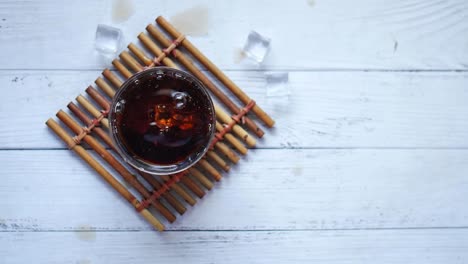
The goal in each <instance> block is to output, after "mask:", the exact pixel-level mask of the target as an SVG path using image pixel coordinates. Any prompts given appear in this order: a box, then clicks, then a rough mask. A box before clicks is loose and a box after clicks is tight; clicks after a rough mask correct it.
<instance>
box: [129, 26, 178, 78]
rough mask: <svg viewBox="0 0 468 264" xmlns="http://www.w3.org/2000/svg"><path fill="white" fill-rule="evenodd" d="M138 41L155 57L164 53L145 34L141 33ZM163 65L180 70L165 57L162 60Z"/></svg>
mask: <svg viewBox="0 0 468 264" xmlns="http://www.w3.org/2000/svg"><path fill="white" fill-rule="evenodd" d="M138 39H139V40H140V41H141V42H142V43H143V45H145V47H146V48H147V49H148V50H149V51H150V52H151V53H153V54H154V55H156V56H160V55H161V54H162V53H163V52H162V50H161V49H160V48H159V47H158V46H156V44H155V43H154V42H153V41H152V40H151V39H150V38H149V37H148V36H147V35H145V34H144V33H140V34H139V35H138ZM162 63H163V64H164V65H166V66H168V67H172V68H176V69H177V68H178V67H177V65H176V64H175V63H174V62H173V61H172V60H171V59H170V58H167V57H165V58H164V59H163V60H162Z"/></svg>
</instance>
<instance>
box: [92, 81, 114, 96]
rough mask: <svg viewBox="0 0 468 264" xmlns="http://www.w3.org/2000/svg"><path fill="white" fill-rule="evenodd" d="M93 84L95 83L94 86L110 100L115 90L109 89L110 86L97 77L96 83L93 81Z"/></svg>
mask: <svg viewBox="0 0 468 264" xmlns="http://www.w3.org/2000/svg"><path fill="white" fill-rule="evenodd" d="M94 83H96V85H97V86H98V87H99V88H100V89H101V90H102V91H103V92H105V93H106V94H107V96H109V97H110V98H112V97H114V95H115V90H114V89H112V87H110V85H109V84H108V83H107V82H106V81H104V79H102V78H101V77H98V78H97V79H96V81H94Z"/></svg>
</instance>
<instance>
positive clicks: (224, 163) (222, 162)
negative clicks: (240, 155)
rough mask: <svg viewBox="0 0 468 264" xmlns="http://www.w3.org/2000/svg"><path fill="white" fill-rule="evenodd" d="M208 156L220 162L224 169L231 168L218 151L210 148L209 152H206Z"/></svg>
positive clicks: (219, 164) (217, 162)
mask: <svg viewBox="0 0 468 264" xmlns="http://www.w3.org/2000/svg"><path fill="white" fill-rule="evenodd" d="M206 156H207V157H209V158H210V159H211V160H213V161H214V162H215V163H216V164H218V166H219V167H220V168H221V169H223V170H224V171H226V172H228V171H229V170H230V169H231V167H230V166H229V165H228V164H227V163H226V161H224V160H223V159H222V158H221V157H220V156H218V154H216V152H214V151H212V150H208V152H206Z"/></svg>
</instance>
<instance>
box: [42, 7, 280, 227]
mask: <svg viewBox="0 0 468 264" xmlns="http://www.w3.org/2000/svg"><path fill="white" fill-rule="evenodd" d="M156 24H157V25H158V26H159V27H160V28H158V27H156V26H155V25H153V24H150V25H148V26H147V27H146V31H147V33H140V34H139V35H138V39H139V40H140V42H141V43H142V44H143V46H144V47H145V49H146V50H145V51H143V50H142V49H140V48H138V46H137V45H135V44H133V43H130V44H129V45H128V51H123V52H122V53H120V54H119V58H118V59H115V60H113V61H112V64H113V65H114V67H115V68H116V69H117V71H118V73H114V72H112V71H110V70H109V69H105V70H104V71H103V72H102V76H103V77H98V78H97V79H96V81H95V84H96V85H95V87H96V88H98V89H99V90H100V91H98V90H97V89H96V88H95V87H93V86H89V87H88V88H87V89H86V90H85V91H86V93H87V94H88V97H85V96H83V95H78V97H77V98H76V101H77V104H75V103H73V102H70V103H69V104H68V105H67V107H68V109H69V110H70V112H71V113H72V114H73V115H74V116H75V118H76V119H78V120H79V121H77V120H76V119H75V118H73V117H72V116H70V115H69V114H67V113H66V112H65V111H63V110H59V111H58V112H57V117H58V119H59V120H60V121H61V122H62V123H63V124H64V125H65V126H66V127H68V128H69V130H71V131H72V134H70V133H69V132H67V131H66V130H65V129H64V128H63V127H62V126H61V125H60V124H59V123H58V122H57V121H55V120H54V119H52V118H50V119H49V120H47V122H46V124H47V126H48V127H49V128H51V129H52V131H54V132H55V133H56V134H57V135H58V136H59V137H60V138H61V139H62V140H63V141H64V142H65V143H66V144H67V146H68V147H69V148H70V149H71V150H73V151H74V152H75V153H76V154H78V156H79V157H80V158H82V159H83V160H84V161H85V162H86V163H88V164H89V165H90V166H91V167H92V168H93V169H94V170H95V171H96V172H97V173H98V174H99V175H100V176H101V177H102V178H103V179H104V180H105V181H106V182H107V183H109V184H110V185H111V186H112V187H113V188H114V189H115V190H116V191H117V192H118V193H119V194H120V195H121V196H122V197H123V198H125V199H126V200H127V201H128V202H129V203H130V204H132V205H133V206H134V207H135V209H136V211H137V212H138V213H139V214H140V215H141V216H143V217H144V218H145V219H146V220H147V221H148V222H149V223H151V225H153V226H154V227H155V228H156V229H157V230H160V231H162V230H164V228H165V227H164V225H163V223H162V222H161V220H160V219H158V217H161V216H162V217H164V218H165V219H166V220H167V221H169V222H171V223H172V222H174V221H175V220H176V215H175V214H179V215H182V214H183V213H184V212H185V211H186V210H187V207H186V206H187V205H186V204H188V205H190V206H193V205H195V204H196V202H197V198H196V197H198V198H202V197H203V196H204V195H205V192H206V191H208V190H211V189H212V188H213V183H214V182H215V181H219V180H220V179H221V178H222V171H224V172H226V173H227V172H228V171H229V170H230V168H231V166H232V165H234V164H237V163H238V161H239V154H240V155H246V154H247V151H248V148H252V147H254V146H255V144H256V139H255V137H254V136H252V135H251V133H252V134H254V135H255V136H256V137H262V136H263V135H264V131H263V130H262V129H261V128H260V127H259V126H258V125H257V124H256V122H255V121H254V120H252V119H250V117H249V116H248V114H249V113H253V114H255V115H256V117H257V118H258V119H259V120H261V121H262V122H263V123H264V124H265V125H266V126H267V127H272V126H273V125H274V121H273V119H271V118H270V116H268V114H266V113H265V112H264V111H263V110H262V109H261V108H260V107H259V106H258V105H257V104H256V103H255V101H254V100H252V99H251V98H250V97H249V96H248V95H247V94H245V93H244V92H243V91H242V90H241V89H240V88H239V87H238V86H237V85H236V84H235V83H234V82H232V81H231V80H230V79H229V78H228V77H227V76H226V75H225V74H224V73H223V72H222V71H221V70H220V69H219V68H218V67H216V66H215V65H214V64H213V63H212V62H211V61H210V60H209V59H208V58H207V57H205V56H204V55H203V54H202V53H201V52H200V50H198V49H197V48H196V47H195V46H194V45H193V44H192V43H191V42H190V41H189V40H188V39H187V38H186V37H185V36H184V35H183V34H181V33H179V32H178V31H177V30H176V29H175V28H174V27H173V26H172V25H171V24H170V23H169V22H168V21H167V20H166V19H164V18H163V17H161V16H160V17H158V18H157V19H156ZM161 29H162V30H164V31H166V33H168V35H169V36H170V37H171V38H173V40H170V39H169V38H168V37H167V36H166V34H164V33H163V31H162V30H161ZM160 47H163V48H160ZM181 48H183V49H185V51H184V52H182V51H181ZM186 53H188V54H190V55H191V56H188V55H186ZM147 54H151V55H147ZM192 58H193V59H192ZM192 60H193V61H198V62H199V63H201V64H202V65H203V66H204V67H206V69H208V71H209V74H210V75H211V76H212V77H213V78H214V79H216V80H218V81H219V82H220V83H221V84H222V85H223V86H224V87H225V88H227V89H228V90H229V91H230V92H231V93H230V94H229V95H228V94H225V93H224V92H222V91H221V90H220V89H219V88H218V86H217V85H216V84H215V83H213V82H212V81H211V80H210V78H208V76H207V75H205V74H204V73H202V72H201V70H200V69H199V68H198V67H197V66H196V65H195V64H193V61H192ZM159 65H164V66H168V67H174V68H179V67H180V66H182V68H183V69H184V70H186V71H188V72H190V73H192V74H193V75H194V76H195V77H197V78H198V79H199V80H200V81H201V82H203V84H204V85H205V86H206V87H207V88H208V90H209V91H210V92H211V95H212V96H214V97H216V98H217V99H218V100H219V101H220V102H221V103H222V104H223V106H224V107H221V106H218V105H215V112H216V118H217V121H216V130H217V133H216V136H215V138H214V140H213V142H212V143H211V146H210V150H209V151H208V152H207V154H206V155H205V157H204V158H203V159H201V160H200V161H199V162H198V163H197V164H195V166H193V167H191V168H189V169H187V170H185V171H183V172H181V173H177V174H174V175H167V176H152V175H149V174H146V173H143V172H139V171H136V170H135V171H133V170H132V171H130V170H129V169H127V168H128V166H124V164H125V162H124V161H123V159H121V157H120V156H119V155H118V153H117V151H115V147H114V145H113V143H112V141H111V139H110V137H109V132H108V129H109V121H108V119H107V114H108V112H109V108H110V102H111V99H112V97H113V96H114V94H115V91H116V90H117V89H119V88H120V86H121V85H122V83H123V82H124V81H125V80H126V79H128V78H130V77H131V76H132V75H133V74H134V73H137V72H139V71H142V70H144V69H146V68H148V67H154V66H159ZM232 95H234V96H235V97H237V99H238V100H239V101H240V102H242V104H244V105H243V106H239V105H238V104H237V103H235V102H234V101H233V100H232V99H231V97H232ZM88 98H90V99H91V100H92V101H94V103H92V102H91V101H90V100H89V99H88ZM96 105H98V106H99V108H100V109H98V108H97V107H96ZM224 108H226V109H227V110H224ZM230 113H231V114H230ZM247 130H248V131H247ZM97 138H98V139H100V141H99V140H98V139H97ZM83 142H85V143H86V144H87V145H88V146H89V147H90V148H91V149H93V150H94V151H95V152H96V153H97V154H98V155H99V157H100V158H99V160H98V159H95V158H94V157H93V156H92V155H91V154H90V153H89V152H88V150H86V149H85V148H84V147H83V145H82V143H83ZM109 148H110V149H111V150H112V151H110V150H109ZM104 163H107V164H109V165H110V166H111V167H112V169H113V170H112V171H109V170H107V169H105V168H104V166H103V165H102V164H104ZM118 177H121V178H122V179H123V180H124V181H126V182H127V183H128V184H129V185H130V186H131V187H132V189H133V190H129V189H127V187H126V186H125V185H123V184H122V183H121V182H120V181H119V180H118ZM147 186H151V188H148V187H147ZM133 191H135V192H137V193H138V196H139V197H138V198H137V196H135V195H134V194H133V193H132V192H133ZM170 191H172V192H170ZM177 196H178V197H177ZM162 200H165V202H162ZM182 201H184V202H182ZM167 205H168V206H167ZM150 206H151V207H153V208H154V209H155V210H156V211H157V212H158V213H159V214H160V215H161V216H158V215H155V214H152V213H151V212H150V211H149V210H148V208H149V207H150Z"/></svg>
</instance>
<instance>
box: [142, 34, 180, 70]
mask: <svg viewBox="0 0 468 264" xmlns="http://www.w3.org/2000/svg"><path fill="white" fill-rule="evenodd" d="M184 39H185V35H183V34H181V35H180V36H179V37H178V38H176V39H174V40H173V41H172V43H171V45H170V46H169V47H167V48H165V49H163V50H162V53H161V54H160V55H159V56H158V57H155V58H154V60H153V62H152V63H151V64H150V65H148V66H145V67H143V69H141V71H144V70H146V69H148V68H152V67H154V66H161V62H162V60H164V58H166V57H168V56H169V55H170V54H172V56H174V58H175V57H176V54H175V52H174V50H175V49H176V48H177V46H179V45H180V43H181V42H182V41H184Z"/></svg>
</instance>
